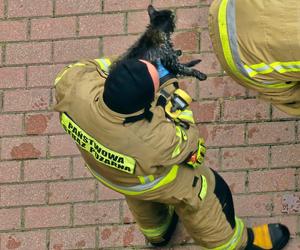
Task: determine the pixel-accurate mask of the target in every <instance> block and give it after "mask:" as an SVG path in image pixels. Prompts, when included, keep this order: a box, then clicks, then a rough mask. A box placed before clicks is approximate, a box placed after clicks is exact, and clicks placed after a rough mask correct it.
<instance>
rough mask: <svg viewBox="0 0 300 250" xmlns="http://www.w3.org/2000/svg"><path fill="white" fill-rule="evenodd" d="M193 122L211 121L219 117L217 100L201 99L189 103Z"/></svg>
mask: <svg viewBox="0 0 300 250" xmlns="http://www.w3.org/2000/svg"><path fill="white" fill-rule="evenodd" d="M191 109H192V111H193V114H194V119H195V122H197V123H198V122H213V121H217V120H219V119H220V104H219V102H218V101H201V102H193V103H191Z"/></svg>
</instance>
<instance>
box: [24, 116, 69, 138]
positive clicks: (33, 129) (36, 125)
mask: <svg viewBox="0 0 300 250" xmlns="http://www.w3.org/2000/svg"><path fill="white" fill-rule="evenodd" d="M25 131H26V134H29V135H33V134H37V135H39V134H53V133H63V132H64V130H63V129H62V126H61V125H60V123H59V114H58V113H34V114H26V116H25Z"/></svg>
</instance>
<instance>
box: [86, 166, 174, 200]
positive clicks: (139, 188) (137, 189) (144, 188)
mask: <svg viewBox="0 0 300 250" xmlns="http://www.w3.org/2000/svg"><path fill="white" fill-rule="evenodd" d="M85 166H86V168H87V169H88V170H89V171H90V172H91V174H92V175H93V176H94V177H95V178H96V179H97V180H99V181H100V182H101V183H102V184H103V185H105V186H107V187H108V188H110V189H112V190H114V191H116V192H118V193H121V194H124V195H132V196H133V195H140V194H143V193H146V192H150V191H153V190H156V189H158V188H160V187H162V186H165V185H167V184H169V183H171V182H172V181H174V180H175V178H176V176H177V172H178V169H179V166H178V165H174V166H172V168H171V170H170V171H169V172H168V173H167V174H166V175H164V176H161V177H159V178H157V179H155V180H153V181H152V182H150V183H148V184H141V185H136V186H130V187H127V186H120V185H116V184H114V183H112V182H110V181H109V180H107V179H105V178H104V177H103V176H101V175H100V174H98V173H97V172H95V171H94V170H93V169H92V168H91V167H90V166H88V165H87V164H85Z"/></svg>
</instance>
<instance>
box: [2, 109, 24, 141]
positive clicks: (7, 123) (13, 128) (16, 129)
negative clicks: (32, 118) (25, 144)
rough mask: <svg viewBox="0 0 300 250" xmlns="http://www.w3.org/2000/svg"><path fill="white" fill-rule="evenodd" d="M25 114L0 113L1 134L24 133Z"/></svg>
mask: <svg viewBox="0 0 300 250" xmlns="http://www.w3.org/2000/svg"><path fill="white" fill-rule="evenodd" d="M22 123H23V115H14V114H10V115H0V135H1V136H6V135H20V134H21V133H22V129H23V128H22V127H23V126H22Z"/></svg>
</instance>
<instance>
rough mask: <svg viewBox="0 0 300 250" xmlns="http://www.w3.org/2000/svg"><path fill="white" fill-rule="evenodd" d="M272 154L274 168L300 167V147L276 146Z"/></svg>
mask: <svg viewBox="0 0 300 250" xmlns="http://www.w3.org/2000/svg"><path fill="white" fill-rule="evenodd" d="M271 152H272V158H271V159H272V165H271V166H272V167H288V166H295V167H298V166H299V164H300V158H299V155H300V145H299V144H295V145H284V146H274V147H272V148H271Z"/></svg>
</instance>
